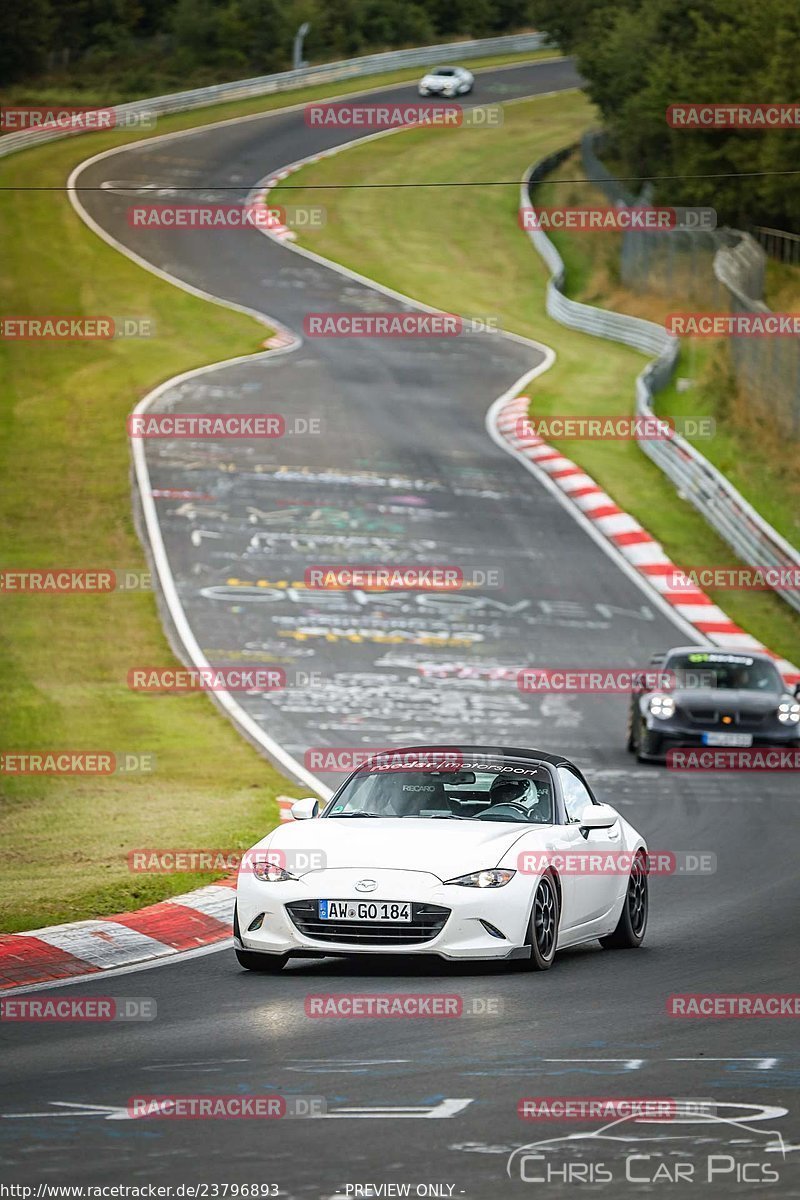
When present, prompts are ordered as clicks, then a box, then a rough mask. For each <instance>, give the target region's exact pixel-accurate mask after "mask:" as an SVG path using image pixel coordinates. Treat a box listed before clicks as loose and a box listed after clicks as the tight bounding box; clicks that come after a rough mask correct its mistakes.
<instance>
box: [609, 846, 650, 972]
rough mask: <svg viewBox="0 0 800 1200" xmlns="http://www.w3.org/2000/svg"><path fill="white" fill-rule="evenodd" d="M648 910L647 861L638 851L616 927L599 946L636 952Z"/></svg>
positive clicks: (642, 935)
mask: <svg viewBox="0 0 800 1200" xmlns="http://www.w3.org/2000/svg"><path fill="white" fill-rule="evenodd" d="M649 908H650V904H649V897H648V893H647V860H646V858H645V856H644V854H643V853H642V852H641V851H639V853H638V854H637V855H636V858H635V859H634V860H633V867H632V868H631V873H630V876H629V878H628V888H627V891H626V892H625V901H624V903H623V905H622V912H621V913H620V917H619V920H618V921H617V927H616V929H615V930H614V932H613V933H609V934H608V935H607V937H601V938H600V945H601V946H604V947H605V949H606V950H636V949H637V948H638V947H639V946H641V944H642V942H643V941H644V935H645V932H646V931H647V914H648V912H649Z"/></svg>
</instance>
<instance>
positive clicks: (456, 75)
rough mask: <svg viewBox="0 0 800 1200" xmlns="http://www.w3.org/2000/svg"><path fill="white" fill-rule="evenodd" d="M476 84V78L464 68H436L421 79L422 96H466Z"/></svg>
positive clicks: (420, 90) (419, 85) (420, 89)
mask: <svg viewBox="0 0 800 1200" xmlns="http://www.w3.org/2000/svg"><path fill="white" fill-rule="evenodd" d="M474 84H475V79H474V77H473V76H472V75H471V74H470V72H469V71H467V70H465V69H464V67H434V68H433V70H432V71H429V72H428V74H427V75H423V77H422V79H420V81H419V84H418V88H417V90H418V91H419V94H420V96H466V95H467V93H468V92H471V91H472V88H473V86H474Z"/></svg>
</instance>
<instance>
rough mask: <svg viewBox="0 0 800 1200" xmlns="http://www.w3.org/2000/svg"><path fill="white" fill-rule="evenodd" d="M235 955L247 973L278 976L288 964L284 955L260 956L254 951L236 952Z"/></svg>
mask: <svg viewBox="0 0 800 1200" xmlns="http://www.w3.org/2000/svg"><path fill="white" fill-rule="evenodd" d="M234 953H235V955H236V959H237V961H238V963H239V966H240V967H244V969H245V970H246V971H260V972H261V974H262V975H277V974H278V972H279V971H282V970H283V967H284V964H285V962H286V959H285V958H284V957H283V955H282V954H259V953H258V951H254V950H235V951H234Z"/></svg>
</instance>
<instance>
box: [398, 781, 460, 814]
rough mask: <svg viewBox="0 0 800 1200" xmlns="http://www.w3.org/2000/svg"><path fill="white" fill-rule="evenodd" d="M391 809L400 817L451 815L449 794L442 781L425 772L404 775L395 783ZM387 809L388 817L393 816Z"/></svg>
mask: <svg viewBox="0 0 800 1200" xmlns="http://www.w3.org/2000/svg"><path fill="white" fill-rule="evenodd" d="M391 809H392V810H394V813H395V814H396V815H397V816H398V817H418V816H419V815H420V813H421V812H422V811H423V810H424V811H425V812H441V813H442V814H443V815H444V814H449V812H450V806H449V805H448V803H447V792H446V791H445V790H444V784H443V783H442V781H441V779H436V778H435V777H434V776H431V775H428V774H425V773H424V772H420V773H419V774H416V773H409V774H408V775H406V774H405V773H402V774H401V775H400V776H399V777H398V778H396V781H395V790H394V794H393V796H392V800H391ZM391 815H392V814H391V812H390V811H389V808H388V807H387V811H386V816H391Z"/></svg>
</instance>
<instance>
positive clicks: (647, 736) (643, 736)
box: [636, 720, 661, 763]
mask: <svg viewBox="0 0 800 1200" xmlns="http://www.w3.org/2000/svg"><path fill="white" fill-rule="evenodd" d="M636 728H637V731H638V732H637V735H636V761H637V762H640V763H647V762H653V761H654V760H657V759H658V756H659V754H660V753H661V734H660V733H655V732H654V731H653V730H652V729H648V728H647V724H646V723H645V721H643V720H640V721H639V723H638V725H637V726H636Z"/></svg>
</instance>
